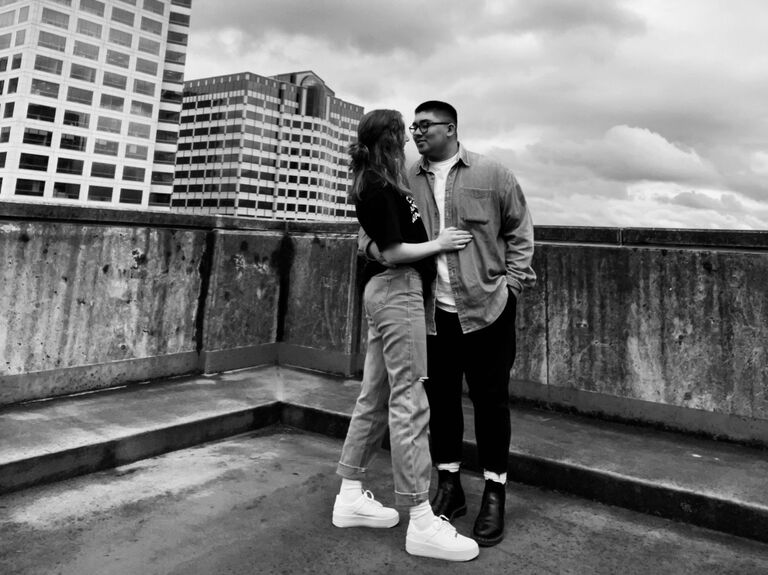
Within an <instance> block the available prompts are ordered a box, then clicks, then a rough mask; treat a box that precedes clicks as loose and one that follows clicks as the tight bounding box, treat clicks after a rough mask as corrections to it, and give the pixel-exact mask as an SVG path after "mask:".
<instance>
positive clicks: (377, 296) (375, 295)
mask: <svg viewBox="0 0 768 575" xmlns="http://www.w3.org/2000/svg"><path fill="white" fill-rule="evenodd" d="M391 284H392V278H391V277H387V276H383V275H382V274H379V275H375V276H373V277H372V278H371V279H369V280H368V283H367V284H366V286H365V292H364V294H363V302H364V303H365V309H366V311H367V312H368V314H369V315H373V314H374V313H375V312H376V311H378V310H380V309H381V308H382V307H383V306H384V304H386V303H387V299H388V298H389V290H390V285H391Z"/></svg>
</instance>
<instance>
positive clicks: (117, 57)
mask: <svg viewBox="0 0 768 575" xmlns="http://www.w3.org/2000/svg"><path fill="white" fill-rule="evenodd" d="M107 64H112V65H113V66H118V67H120V68H128V67H129V66H130V64H131V57H130V56H129V55H128V54H123V53H122V52H117V51H116V50H107Z"/></svg>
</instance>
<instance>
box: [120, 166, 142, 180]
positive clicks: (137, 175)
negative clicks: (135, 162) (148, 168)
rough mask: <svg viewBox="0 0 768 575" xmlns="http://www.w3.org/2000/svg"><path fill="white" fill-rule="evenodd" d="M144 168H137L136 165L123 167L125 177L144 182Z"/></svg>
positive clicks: (125, 178)
mask: <svg viewBox="0 0 768 575" xmlns="http://www.w3.org/2000/svg"><path fill="white" fill-rule="evenodd" d="M144 173H145V170H144V168H136V167H134V166H125V167H124V168H123V179H124V180H127V181H129V182H143V181H144Z"/></svg>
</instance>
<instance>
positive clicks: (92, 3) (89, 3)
mask: <svg viewBox="0 0 768 575" xmlns="http://www.w3.org/2000/svg"><path fill="white" fill-rule="evenodd" d="M80 10H83V11H84V12H90V13H91V14H95V15H96V16H104V2H99V1H98V0H80Z"/></svg>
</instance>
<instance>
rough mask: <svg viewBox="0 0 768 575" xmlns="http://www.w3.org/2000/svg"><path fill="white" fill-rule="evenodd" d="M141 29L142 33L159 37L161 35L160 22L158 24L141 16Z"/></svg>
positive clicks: (161, 26) (161, 27)
mask: <svg viewBox="0 0 768 575" xmlns="http://www.w3.org/2000/svg"><path fill="white" fill-rule="evenodd" d="M141 29H142V30H143V31H144V32H149V33H150V34H157V35H158V36H159V35H161V34H162V33H163V24H162V22H158V21H157V20H152V18H147V17H146V16H142V17H141Z"/></svg>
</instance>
